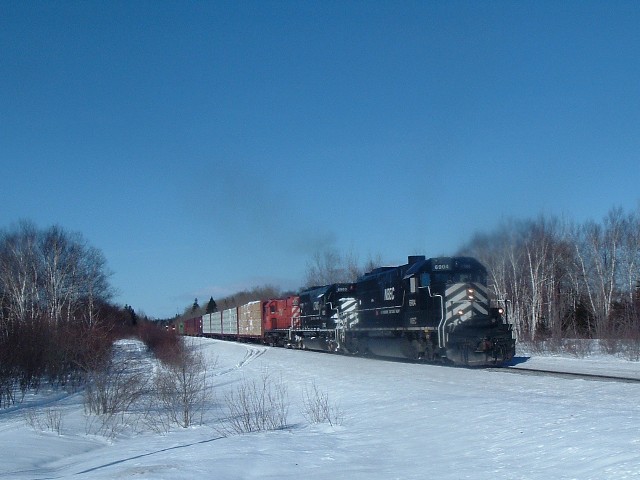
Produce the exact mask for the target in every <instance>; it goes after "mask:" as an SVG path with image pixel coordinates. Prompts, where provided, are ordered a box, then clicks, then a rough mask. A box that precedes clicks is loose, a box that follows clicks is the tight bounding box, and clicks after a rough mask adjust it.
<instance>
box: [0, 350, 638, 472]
mask: <svg viewBox="0 0 640 480" xmlns="http://www.w3.org/2000/svg"><path fill="white" fill-rule="evenodd" d="M136 346H137V344H135V343H131V344H130V345H129V347H131V348H135V347H136ZM196 347H197V348H199V349H201V351H202V352H203V353H204V354H205V355H206V357H207V358H208V359H209V362H210V365H214V363H215V368H213V367H212V368H210V369H209V371H208V375H209V381H210V383H211V385H212V386H213V390H214V392H215V398H214V399H213V400H212V402H211V405H210V406H211V408H210V409H209V410H208V411H207V414H206V416H205V419H204V424H203V425H200V426H197V427H192V428H187V429H181V428H174V430H173V431H171V432H170V433H166V434H157V433H153V432H151V431H149V430H148V429H147V430H145V429H144V428H141V426H140V425H138V426H137V428H135V429H133V428H132V429H130V430H123V431H121V432H119V433H118V434H117V435H116V436H115V437H114V438H111V439H106V438H104V437H101V436H96V435H90V434H87V433H86V432H87V431H91V429H90V428H88V425H89V424H88V423H87V422H88V420H87V417H86V416H85V415H84V411H83V404H82V394H81V393H76V394H71V395H63V394H49V395H46V394H43V393H41V394H39V395H38V396H34V397H29V398H27V399H26V400H25V402H24V403H22V404H21V405H18V406H16V407H12V408H9V409H6V410H2V411H0V452H1V456H2V462H1V464H0V478H11V479H45V478H46V479H48V478H71V477H73V478H83V479H85V478H86V479H113V478H135V479H181V478H188V479H199V478H203V479H204V478H206V479H209V478H215V479H278V480H287V479H300V478H304V479H305V480H310V479H332V478H349V479H366V480H372V479H381V480H383V479H384V480H388V479H402V480H407V479H421V480H422V479H425V478H438V479H456V480H457V479H464V478H471V479H486V478H492V479H544V480H547V479H551V478H553V479H630V478H640V402H639V401H638V399H640V383H639V384H629V383H615V382H601V381H589V380H581V379H563V378H553V377H539V376H525V375H514V374H509V373H506V372H501V371H496V370H482V369H475V370H468V369H458V368H448V367H439V366H430V365H415V364H405V363H394V362H383V361H377V360H371V359H364V358H350V357H342V356H338V355H326V354H318V353H313V352H299V351H292V350H284V349H278V348H268V347H261V346H255V345H241V344H234V343H226V342H220V341H213V340H204V339H202V340H199V341H198V343H197V345H196ZM519 361H520V363H519V364H518V365H519V366H526V365H531V366H533V367H535V368H549V366H556V367H558V368H560V367H563V366H565V365H570V366H572V368H574V369H579V370H582V371H595V373H614V374H628V373H629V372H631V373H635V374H638V372H639V371H640V364H638V363H633V362H627V361H623V360H618V359H615V358H610V357H598V358H588V359H584V360H580V359H570V358H562V357H534V356H532V357H531V358H528V359H527V358H520V359H519ZM145 365H146V367H145V368H148V369H149V370H151V368H152V364H151V363H147V364H145ZM265 372H266V373H265ZM265 374H268V376H269V378H274V379H278V381H279V382H282V383H283V384H285V385H286V387H287V393H288V403H289V405H290V410H289V428H287V429H285V430H280V431H271V432H258V433H250V434H243V435H231V436H227V437H224V436H222V435H221V434H220V432H219V428H216V424H218V423H219V421H218V420H216V419H217V418H219V417H220V416H221V415H223V411H222V410H221V409H220V408H219V407H220V406H221V405H222V404H223V403H224V402H223V399H224V396H225V392H228V391H233V390H234V389H237V388H238V386H239V385H241V384H242V382H243V381H247V380H249V381H251V380H254V379H255V380H259V379H261V378H264V376H265ZM314 384H315V385H316V386H317V387H318V389H319V390H320V391H322V392H326V393H327V394H328V398H329V400H330V402H331V404H332V405H333V407H334V408H335V411H340V412H342V414H343V418H342V421H341V422H338V423H339V424H337V425H330V424H329V423H322V424H310V423H309V421H308V420H307V419H306V418H305V416H304V415H303V414H302V411H303V392H304V391H305V390H306V391H307V392H308V391H309V389H310V388H312V386H313V385H314ZM51 412H55V414H56V415H57V416H58V417H59V418H60V422H61V425H60V429H59V430H60V434H58V433H57V432H52V431H48V430H47V429H46V428H44V430H45V431H42V430H41V429H38V428H34V426H37V425H38V419H41V420H40V423H41V424H43V425H44V424H46V423H47V421H46V418H45V417H46V415H47V413H49V414H51ZM29 419H30V420H29ZM34 419H35V420H34ZM89 421H90V420H89ZM89 426H90V425H89Z"/></svg>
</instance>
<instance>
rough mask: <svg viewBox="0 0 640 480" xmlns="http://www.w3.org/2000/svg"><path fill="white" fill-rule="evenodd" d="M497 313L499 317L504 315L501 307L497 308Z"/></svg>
mask: <svg viewBox="0 0 640 480" xmlns="http://www.w3.org/2000/svg"><path fill="white" fill-rule="evenodd" d="M498 313H499V314H500V315H502V314H503V313H504V308H502V307H500V308H498Z"/></svg>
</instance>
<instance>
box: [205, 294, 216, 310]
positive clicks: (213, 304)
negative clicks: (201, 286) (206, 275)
mask: <svg viewBox="0 0 640 480" xmlns="http://www.w3.org/2000/svg"><path fill="white" fill-rule="evenodd" d="M217 311H218V305H216V301H215V300H214V299H213V297H211V298H210V299H209V303H207V312H206V313H214V312H217Z"/></svg>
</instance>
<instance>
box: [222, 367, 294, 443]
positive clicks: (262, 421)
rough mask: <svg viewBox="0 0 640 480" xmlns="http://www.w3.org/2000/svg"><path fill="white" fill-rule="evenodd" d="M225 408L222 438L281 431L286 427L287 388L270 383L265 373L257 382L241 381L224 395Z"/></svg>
mask: <svg viewBox="0 0 640 480" xmlns="http://www.w3.org/2000/svg"><path fill="white" fill-rule="evenodd" d="M225 407H226V409H227V416H226V421H225V422H224V423H223V425H222V427H221V431H222V432H221V433H223V434H225V435H226V434H230V433H236V434H240V433H249V432H259V431H263V430H281V429H283V428H286V427H287V426H288V421H287V417H288V414H289V403H288V396H287V387H286V385H285V384H284V383H283V382H282V381H273V379H272V378H271V376H270V375H269V374H268V373H264V374H263V375H262V377H261V378H260V380H254V381H248V380H243V381H242V383H241V384H240V386H239V387H238V388H237V389H236V390H235V391H232V392H230V393H228V394H227V395H226V396H225Z"/></svg>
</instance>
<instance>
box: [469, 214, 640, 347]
mask: <svg viewBox="0 0 640 480" xmlns="http://www.w3.org/2000/svg"><path fill="white" fill-rule="evenodd" d="M459 253H460V254H465V255H472V256H475V257H476V258H478V259H479V260H480V261H481V262H483V263H484V264H485V265H486V266H487V268H488V269H489V272H490V283H491V286H492V289H493V295H494V297H495V299H496V300H498V301H500V302H503V303H504V304H505V305H506V307H507V309H508V312H509V316H510V320H511V321H512V322H513V324H514V326H515V330H516V332H517V336H518V338H519V339H520V340H535V339H541V338H553V339H561V338H567V337H570V338H598V339H602V340H614V339H625V340H634V341H638V340H640V303H639V298H638V293H639V289H640V208H638V209H637V210H635V211H632V212H625V211H623V210H622V209H621V208H614V209H611V210H610V211H609V212H608V214H607V215H606V216H605V218H604V219H603V220H602V221H601V222H595V221H589V222H586V223H584V224H575V223H572V222H569V221H566V220H562V219H559V218H556V217H545V216H540V217H538V218H536V219H534V220H526V221H517V220H507V221H504V222H503V223H502V224H501V225H500V226H499V227H498V228H496V229H495V230H494V231H493V232H490V233H483V234H478V235H476V236H475V237H474V238H473V239H472V240H471V241H470V242H469V244H468V245H466V246H465V247H464V248H463V249H462V250H461V251H460V252H459Z"/></svg>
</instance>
